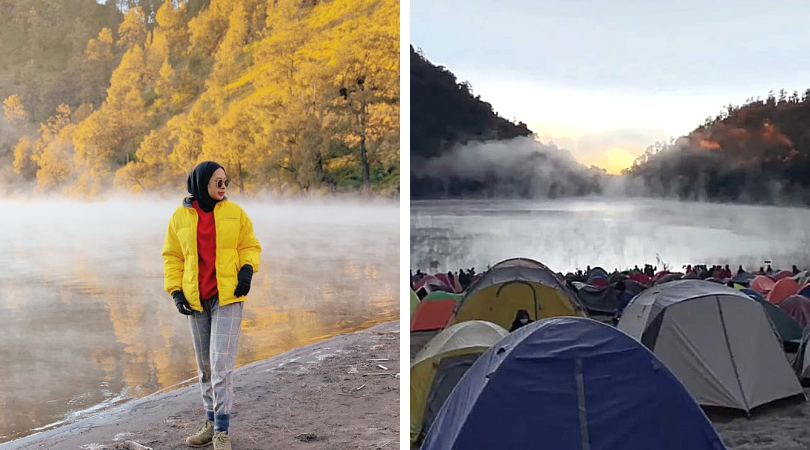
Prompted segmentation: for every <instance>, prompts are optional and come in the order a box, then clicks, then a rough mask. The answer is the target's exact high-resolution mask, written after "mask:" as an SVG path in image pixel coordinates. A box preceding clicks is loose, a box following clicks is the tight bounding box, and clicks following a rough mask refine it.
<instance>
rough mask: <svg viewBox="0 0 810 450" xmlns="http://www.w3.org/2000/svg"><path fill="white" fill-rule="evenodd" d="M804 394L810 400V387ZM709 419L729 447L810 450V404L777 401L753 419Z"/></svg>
mask: <svg viewBox="0 0 810 450" xmlns="http://www.w3.org/2000/svg"><path fill="white" fill-rule="evenodd" d="M804 392H805V394H806V395H807V396H808V398H810V388H805V389H804ZM709 416H710V417H711V419H712V424H713V425H714V427H715V428H716V429H717V431H718V432H719V433H720V437H722V438H723V442H725V444H726V446H728V448H732V449H735V450H736V449H739V450H743V449H746V450H747V449H769V450H810V402H802V401H791V400H787V401H780V402H774V403H773V404H770V405H764V406H762V407H760V408H757V409H755V410H754V411H752V413H751V418H750V419H747V418H745V417H739V416H738V417H734V418H728V417H718V416H717V415H715V414H710V415H709Z"/></svg>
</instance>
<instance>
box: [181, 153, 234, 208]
mask: <svg viewBox="0 0 810 450" xmlns="http://www.w3.org/2000/svg"><path fill="white" fill-rule="evenodd" d="M217 169H222V170H225V168H224V167H222V166H220V165H219V164H217V163H215V162H214V161H203V162H201V163H200V164H198V165H197V167H195V168H194V170H192V171H191V173H190V174H188V193H189V194H191V198H192V199H194V200H197V204H198V205H200V209H201V210H203V211H205V212H211V211H213V210H214V206H216V204H217V203H218V202H219V200H214V199H213V198H211V196H210V195H208V182H210V181H211V177H212V176H213V175H214V172H216V171H217Z"/></svg>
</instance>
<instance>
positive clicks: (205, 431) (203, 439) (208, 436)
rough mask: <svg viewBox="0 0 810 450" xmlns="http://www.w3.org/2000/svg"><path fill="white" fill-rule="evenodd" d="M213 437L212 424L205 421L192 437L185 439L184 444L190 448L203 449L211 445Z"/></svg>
mask: <svg viewBox="0 0 810 450" xmlns="http://www.w3.org/2000/svg"><path fill="white" fill-rule="evenodd" d="M213 437H214V422H212V421H210V420H206V421H205V423H204V424H203V426H201V427H200V429H199V430H197V432H196V433H194V435H193V436H189V437H187V438H186V444H188V445H190V446H192V447H205V446H206V445H209V444H211V440H212V439H213Z"/></svg>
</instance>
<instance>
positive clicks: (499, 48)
mask: <svg viewBox="0 0 810 450" xmlns="http://www.w3.org/2000/svg"><path fill="white" fill-rule="evenodd" d="M708 3H710V4H708ZM410 11H411V17H410V24H411V25H410V26H411V30H410V40H411V44H413V45H414V46H415V47H417V48H420V49H421V50H422V51H423V52H424V54H425V56H426V57H427V58H428V59H429V60H430V61H431V62H432V63H433V64H436V65H442V66H445V67H447V68H448V69H449V70H450V71H452V72H453V73H454V74H455V75H456V77H457V79H458V81H459V82H461V81H469V82H470V83H471V84H472V86H473V93H474V94H475V95H480V96H481V98H482V100H484V101H487V102H489V103H491V104H492V106H493V109H494V110H495V111H496V112H498V113H499V114H500V115H501V116H503V117H505V118H507V119H512V120H514V119H517V120H520V121H523V122H525V123H526V124H528V125H529V128H530V129H531V130H532V131H534V132H535V133H536V134H537V137H538V139H539V140H541V141H542V142H544V143H554V144H556V145H557V146H558V147H561V148H565V149H568V150H570V151H571V153H572V154H573V155H574V157H575V158H576V159H577V160H578V161H580V162H581V163H583V164H586V165H597V166H599V167H603V168H605V169H607V170H608V171H609V172H611V173H617V172H619V171H620V170H621V169H622V168H626V167H628V166H629V165H631V164H632V162H633V159H634V158H635V156H637V155H638V154H640V153H642V152H643V151H644V149H645V148H646V147H647V146H649V145H651V144H653V143H655V142H656V141H668V140H669V138H670V137H678V136H681V135H684V134H687V133H688V132H690V131H691V130H693V129H694V128H695V127H697V126H698V125H700V124H702V123H703V122H704V120H705V119H706V118H707V117H709V116H712V117H714V116H716V115H717V114H718V113H719V112H720V110H721V109H723V106H724V105H727V104H728V103H729V102H731V103H734V104H736V105H739V104H742V103H744V101H745V100H746V99H747V98H748V97H756V96H761V97H762V98H763V99H764V98H765V97H766V96H767V94H768V91H769V90H773V91H774V92H778V91H779V90H780V89H785V90H787V91H788V93H792V92H793V91H794V90H798V91H799V93H800V94H801V93H803V92H804V91H805V90H806V89H807V88H810V45H809V44H810V34H808V33H807V31H806V29H807V28H808V27H810V2H807V1H794V0H790V1H782V2H778V4H777V3H774V4H771V3H769V2H763V1H761V0H759V1H756V2H755V1H748V0H739V1H728V0H720V1H714V2H704V1H697V0H686V1H682V0H648V1H646V2H639V1H637V0H602V1H599V0H557V1H552V0H521V1H517V0H511V1H510V0H502V1H495V0H491V1H481V0H442V1H439V2H435V1H431V0H411V2H410Z"/></svg>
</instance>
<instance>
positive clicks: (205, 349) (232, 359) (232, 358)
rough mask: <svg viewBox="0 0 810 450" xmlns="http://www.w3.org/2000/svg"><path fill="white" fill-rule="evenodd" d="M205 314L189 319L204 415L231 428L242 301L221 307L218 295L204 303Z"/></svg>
mask: <svg viewBox="0 0 810 450" xmlns="http://www.w3.org/2000/svg"><path fill="white" fill-rule="evenodd" d="M202 307H203V311H202V312H199V311H194V314H193V315H190V316H188V324H189V328H190V329H191V337H192V340H193V341H194V353H195V354H196V356H197V373H198V374H199V377H200V390H201V391H202V397H203V406H204V407H205V412H206V413H210V412H213V413H214V415H215V417H216V418H217V419H221V420H218V421H217V422H219V421H223V422H224V424H223V425H224V429H227V428H228V419H229V417H228V416H229V415H230V413H231V406H232V405H233V366H234V364H235V363H236V351H237V349H238V347H239V345H238V344H239V330H240V329H241V328H242V307H243V302H236V303H231V304H230V305H225V306H220V304H219V295H215V296H214V297H213V298H211V299H209V300H203V301H202Z"/></svg>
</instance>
